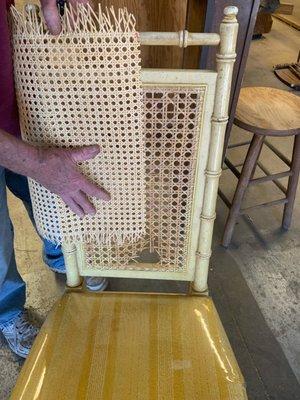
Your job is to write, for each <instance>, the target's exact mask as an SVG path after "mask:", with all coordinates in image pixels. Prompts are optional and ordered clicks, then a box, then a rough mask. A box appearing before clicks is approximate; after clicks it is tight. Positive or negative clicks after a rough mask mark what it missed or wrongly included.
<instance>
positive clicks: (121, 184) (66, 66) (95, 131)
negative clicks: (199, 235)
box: [11, 5, 145, 246]
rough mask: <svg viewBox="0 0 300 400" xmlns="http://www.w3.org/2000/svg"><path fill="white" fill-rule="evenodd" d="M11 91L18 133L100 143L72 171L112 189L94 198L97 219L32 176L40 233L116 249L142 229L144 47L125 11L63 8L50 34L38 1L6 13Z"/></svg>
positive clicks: (66, 142) (62, 143)
mask: <svg viewBox="0 0 300 400" xmlns="http://www.w3.org/2000/svg"><path fill="white" fill-rule="evenodd" d="M11 16H12V42H13V57H14V69H15V82H16V92H17V99H18V105H19V111H20V120H21V126H22V135H23V139H24V140H26V141H27V142H29V143H32V144H35V145H37V146H56V147H74V146H82V145H91V144H99V146H100V148H101V153H100V155H99V156H97V157H96V159H94V160H90V161H85V162H83V163H81V164H80V165H79V166H78V167H79V168H80V169H81V171H82V172H83V173H84V174H85V175H86V176H87V177H88V178H89V179H91V180H92V181H94V182H96V183H98V184H99V185H100V186H101V187H104V188H105V189H106V190H107V191H108V192H110V194H111V197H112V200H111V201H110V202H103V201H100V200H96V199H94V198H93V199H91V200H92V202H93V203H94V205H95V208H96V210H97V214H96V216H93V217H92V216H88V217H85V218H84V219H80V218H79V217H77V216H76V215H74V213H73V212H72V211H71V210H70V209H69V208H68V207H67V206H66V205H65V204H64V203H63V202H62V200H60V199H59V198H58V196H56V195H54V194H52V193H50V192H49V191H48V190H47V189H45V188H44V187H42V186H41V185H40V184H38V183H37V182H34V181H32V180H30V183H29V185H30V190H31V196H32V200H33V208H34V216H35V220H36V223H37V228H38V231H39V233H40V234H41V235H42V236H43V237H45V238H47V239H49V240H51V241H53V242H55V243H58V244H60V243H63V242H64V243H73V242H92V243H94V244H98V245H100V244H105V245H107V246H110V245H111V244H113V243H114V244H116V245H121V244H125V243H131V242H134V241H136V240H137V239H139V238H141V237H142V236H144V234H145V159H144V158H145V157H144V153H145V149H144V141H143V134H142V131H143V125H142V89H141V82H140V69H141V68H140V50H139V42H138V38H137V33H136V31H135V20H134V17H133V16H132V15H131V14H129V13H128V11H127V10H126V9H122V10H119V11H118V12H117V13H115V11H114V9H113V8H110V9H106V10H105V11H102V9H101V6H100V5H99V8H98V11H97V12H95V11H94V10H93V9H92V8H91V7H90V6H88V5H79V6H78V7H77V8H73V7H71V6H68V7H67V8H66V10H65V13H64V16H63V17H62V18H61V24H62V31H61V33H60V34H59V35H58V36H57V37H56V36H52V35H50V33H49V32H48V31H47V29H46V26H45V24H44V22H43V20H42V18H41V15H40V14H39V10H38V8H37V7H34V6H31V7H27V8H26V10H24V11H23V12H19V11H17V10H16V9H15V8H14V7H12V9H11Z"/></svg>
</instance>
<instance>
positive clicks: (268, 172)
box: [257, 161, 286, 194]
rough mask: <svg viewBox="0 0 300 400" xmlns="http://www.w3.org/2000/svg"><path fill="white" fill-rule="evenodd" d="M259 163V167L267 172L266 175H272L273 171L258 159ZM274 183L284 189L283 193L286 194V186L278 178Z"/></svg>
mask: <svg viewBox="0 0 300 400" xmlns="http://www.w3.org/2000/svg"><path fill="white" fill-rule="evenodd" d="M257 165H258V166H259V168H260V169H261V170H262V171H263V172H264V173H265V174H266V175H268V176H269V175H272V174H271V172H270V171H269V170H268V168H266V167H265V166H264V165H263V164H262V163H261V162H260V161H257ZM273 182H274V184H275V185H276V186H277V187H278V189H280V190H281V191H282V193H284V194H286V188H285V187H284V186H283V185H282V184H281V183H280V182H278V181H277V180H273Z"/></svg>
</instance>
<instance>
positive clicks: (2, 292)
mask: <svg viewBox="0 0 300 400" xmlns="http://www.w3.org/2000/svg"><path fill="white" fill-rule="evenodd" d="M6 186H7V187H8V188H9V190H10V191H11V192H12V193H13V194H14V195H15V196H16V197H18V198H19V199H20V200H22V202H23V204H24V206H25V208H26V210H27V212H28V215H29V217H30V219H31V220H32V222H33V223H34V220H33V213H32V207H31V201H30V194H29V189H28V182H27V178H26V177H24V176H22V175H18V174H15V173H13V172H11V171H8V170H5V169H4V168H3V167H1V166H0V324H5V323H6V322H9V321H10V320H12V319H13V318H15V317H16V316H17V315H18V314H19V313H20V311H22V310H23V308H24V304H25V294H26V287H25V282H24V281H23V279H22V278H21V276H20V274H19V272H18V269H17V266H16V260H15V252H14V232H13V226H12V223H11V220H10V217H9V212H8V207H7V195H6ZM43 242H44V257H43V258H44V261H45V262H46V263H47V264H48V265H49V267H50V268H52V267H53V268H55V269H56V270H60V271H61V272H63V271H64V262H63V256H62V253H61V249H60V247H59V246H56V245H55V244H53V243H51V242H49V241H47V240H43Z"/></svg>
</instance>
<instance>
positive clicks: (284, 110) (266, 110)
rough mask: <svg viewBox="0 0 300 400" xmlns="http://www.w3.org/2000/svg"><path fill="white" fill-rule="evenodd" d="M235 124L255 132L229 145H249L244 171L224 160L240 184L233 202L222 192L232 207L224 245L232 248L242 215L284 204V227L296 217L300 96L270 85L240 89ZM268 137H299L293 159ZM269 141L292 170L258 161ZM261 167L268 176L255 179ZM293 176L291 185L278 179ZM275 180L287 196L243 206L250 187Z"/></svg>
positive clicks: (299, 142)
mask: <svg viewBox="0 0 300 400" xmlns="http://www.w3.org/2000/svg"><path fill="white" fill-rule="evenodd" d="M234 123H235V125H237V126H239V127H240V128H243V129H245V130H247V131H249V132H252V133H253V137H252V140H251V141H246V142H242V143H237V144H234V145H231V146H229V147H228V148H235V147H239V146H244V145H248V144H250V146H249V149H248V153H247V156H246V159H245V162H244V165H243V168H242V171H241V173H240V172H239V171H238V169H237V168H236V167H238V166H239V165H233V164H232V163H231V162H230V161H229V160H228V158H226V157H225V160H224V163H225V164H226V166H227V167H228V168H229V169H230V170H231V171H232V172H233V173H234V175H235V176H236V177H237V178H238V180H239V181H238V184H237V187H236V190H235V194H234V197H233V200H232V203H230V201H229V200H228V199H227V197H226V196H225V195H224V193H222V192H221V191H219V195H220V197H221V198H222V200H223V201H224V202H225V204H226V205H227V206H228V207H229V215H228V218H227V221H226V225H225V229H224V234H223V240H222V244H223V246H224V247H228V245H229V243H230V241H231V238H232V234H233V229H234V226H235V223H236V221H237V218H238V216H239V215H241V214H245V213H248V211H250V210H254V209H258V208H261V207H265V206H270V205H276V204H284V205H285V206H284V212H283V219H282V228H284V229H289V227H290V225H291V220H292V213H293V206H294V201H295V195H296V190H297V184H298V179H299V171H300V136H299V134H300V97H298V96H295V95H294V94H291V93H289V92H286V91H283V90H278V89H273V88H268V87H246V88H243V89H242V90H241V92H240V97H239V101H238V105H237V110H236V116H235V120H234ZM266 136H295V139H294V149H293V156H292V160H291V161H290V160H288V159H287V158H286V157H285V156H284V155H283V154H282V153H281V152H280V151H279V150H277V149H276V148H275V147H274V146H273V145H272V144H271V143H269V142H268V141H267V140H266ZM264 143H265V144H266V145H267V146H268V147H269V148H270V149H271V150H272V151H273V152H274V153H275V154H276V155H277V156H278V157H279V158H280V159H281V160H282V161H283V162H285V163H286V164H287V165H288V166H289V170H288V171H286V172H281V173H278V174H271V173H270V172H269V171H268V169H267V168H265V167H264V166H263V164H261V163H260V162H259V161H258V158H259V155H260V152H261V149H262V146H263V144H264ZM257 165H258V166H259V167H260V168H261V169H262V171H263V172H264V173H265V174H266V176H264V177H262V178H255V179H254V178H253V175H254V173H255V169H256V166H257ZM286 176H289V182H288V187H287V188H285V187H284V186H283V185H282V184H281V183H280V182H278V179H280V178H284V177H286ZM267 181H273V182H274V183H275V184H276V186H277V187H278V188H279V189H280V190H281V191H282V192H283V193H284V194H285V197H284V198H283V199H279V200H275V201H271V202H268V203H263V204H259V205H255V206H253V207H249V208H244V209H242V208H241V204H242V200H243V198H244V195H245V192H246V189H247V187H248V186H249V185H256V184H258V183H262V182H267Z"/></svg>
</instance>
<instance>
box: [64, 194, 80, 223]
mask: <svg viewBox="0 0 300 400" xmlns="http://www.w3.org/2000/svg"><path fill="white" fill-rule="evenodd" d="M62 200H63V201H64V202H65V203H66V205H67V206H69V207H70V209H71V210H72V211H73V212H74V213H75V214H76V215H78V217H80V218H83V217H84V215H85V214H84V211H83V209H82V208H81V207H80V205H79V204H77V203H76V202H75V201H74V200H73V199H72V197H67V196H62Z"/></svg>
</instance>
